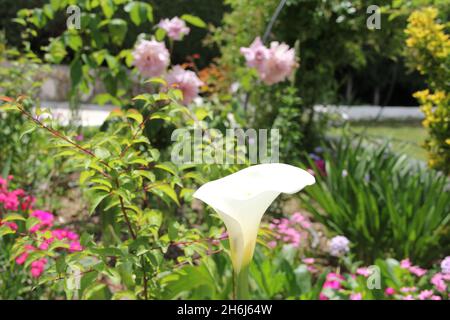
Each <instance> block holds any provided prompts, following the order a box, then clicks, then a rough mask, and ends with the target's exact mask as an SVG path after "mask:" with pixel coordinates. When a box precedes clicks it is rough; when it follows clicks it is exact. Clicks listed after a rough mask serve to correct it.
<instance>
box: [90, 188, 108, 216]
mask: <svg viewBox="0 0 450 320" xmlns="http://www.w3.org/2000/svg"><path fill="white" fill-rule="evenodd" d="M107 196H109V193H105V192H100V191H99V192H96V193H94V196H93V197H92V199H91V206H90V207H89V214H92V213H93V212H94V210H95V209H96V208H97V207H98V206H99V204H100V203H101V202H102V201H103V199H105V198H106V197H107Z"/></svg>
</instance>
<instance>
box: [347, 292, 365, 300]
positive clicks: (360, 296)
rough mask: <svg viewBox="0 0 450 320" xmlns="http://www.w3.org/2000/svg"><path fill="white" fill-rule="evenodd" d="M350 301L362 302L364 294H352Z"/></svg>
mask: <svg viewBox="0 0 450 320" xmlns="http://www.w3.org/2000/svg"><path fill="white" fill-rule="evenodd" d="M350 300H362V294H361V293H360V292H358V293H352V294H351V295H350Z"/></svg>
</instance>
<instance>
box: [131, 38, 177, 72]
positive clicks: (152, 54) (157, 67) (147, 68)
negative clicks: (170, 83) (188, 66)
mask: <svg viewBox="0 0 450 320" xmlns="http://www.w3.org/2000/svg"><path fill="white" fill-rule="evenodd" d="M133 58H134V60H133V65H134V66H135V67H136V68H137V69H138V70H139V72H140V73H141V74H142V75H143V76H144V77H157V76H160V75H161V74H163V73H164V71H165V70H166V68H167V66H168V65H169V64H170V54H169V51H168V50H167V48H166V46H165V44H164V43H163V42H158V41H156V40H150V41H149V40H141V41H140V42H139V43H138V45H137V46H136V47H135V48H134V51H133Z"/></svg>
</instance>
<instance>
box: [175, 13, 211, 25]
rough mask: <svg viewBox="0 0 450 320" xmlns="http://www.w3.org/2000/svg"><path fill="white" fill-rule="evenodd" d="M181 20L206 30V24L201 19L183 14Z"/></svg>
mask: <svg viewBox="0 0 450 320" xmlns="http://www.w3.org/2000/svg"><path fill="white" fill-rule="evenodd" d="M181 19H183V20H184V21H186V22H188V23H190V24H192V25H193V26H196V27H199V28H206V23H205V22H204V21H203V20H202V19H200V18H199V17H197V16H193V15H190V14H183V15H182V16H181Z"/></svg>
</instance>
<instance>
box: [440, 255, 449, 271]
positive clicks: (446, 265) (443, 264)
mask: <svg viewBox="0 0 450 320" xmlns="http://www.w3.org/2000/svg"><path fill="white" fill-rule="evenodd" d="M441 269H442V273H445V274H450V256H447V257H445V259H444V260H442V262H441Z"/></svg>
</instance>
